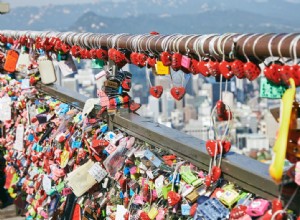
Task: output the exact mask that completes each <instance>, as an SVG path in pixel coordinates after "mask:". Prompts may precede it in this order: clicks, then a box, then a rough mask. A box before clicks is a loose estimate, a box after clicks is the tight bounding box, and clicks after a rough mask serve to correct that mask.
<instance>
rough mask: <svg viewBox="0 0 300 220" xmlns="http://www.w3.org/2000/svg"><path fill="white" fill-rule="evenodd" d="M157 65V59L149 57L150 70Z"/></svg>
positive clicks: (148, 65)
mask: <svg viewBox="0 0 300 220" xmlns="http://www.w3.org/2000/svg"><path fill="white" fill-rule="evenodd" d="M155 64H156V58H155V57H152V58H151V57H148V58H147V67H148V68H150V67H154V66H155Z"/></svg>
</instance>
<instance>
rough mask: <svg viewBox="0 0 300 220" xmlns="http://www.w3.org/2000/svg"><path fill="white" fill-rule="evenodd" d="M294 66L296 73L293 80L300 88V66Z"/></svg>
mask: <svg viewBox="0 0 300 220" xmlns="http://www.w3.org/2000/svg"><path fill="white" fill-rule="evenodd" d="M294 66H295V67H294V68H295V69H296V71H295V72H294V75H293V79H294V81H295V85H296V86H300V66H299V65H294Z"/></svg>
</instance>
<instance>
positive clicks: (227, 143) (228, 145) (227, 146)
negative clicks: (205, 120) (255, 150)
mask: <svg viewBox="0 0 300 220" xmlns="http://www.w3.org/2000/svg"><path fill="white" fill-rule="evenodd" d="M222 147H223V154H227V153H228V152H229V151H230V149H231V142H230V141H228V140H224V141H222Z"/></svg>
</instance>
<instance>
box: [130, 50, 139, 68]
mask: <svg viewBox="0 0 300 220" xmlns="http://www.w3.org/2000/svg"><path fill="white" fill-rule="evenodd" d="M138 56H139V54H138V53H137V52H132V53H131V54H130V60H131V63H132V64H134V65H136V66H138V65H139V58H138Z"/></svg>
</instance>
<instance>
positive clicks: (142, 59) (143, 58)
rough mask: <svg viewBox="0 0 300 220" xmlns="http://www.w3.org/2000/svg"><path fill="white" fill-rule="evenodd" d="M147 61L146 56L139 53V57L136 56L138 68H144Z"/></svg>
mask: <svg viewBox="0 0 300 220" xmlns="http://www.w3.org/2000/svg"><path fill="white" fill-rule="evenodd" d="M147 59H148V56H147V55H146V54H143V53H139V55H138V60H139V67H144V66H146V61H147Z"/></svg>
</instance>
